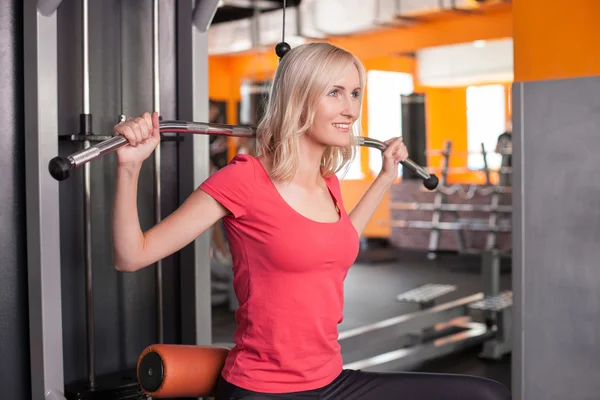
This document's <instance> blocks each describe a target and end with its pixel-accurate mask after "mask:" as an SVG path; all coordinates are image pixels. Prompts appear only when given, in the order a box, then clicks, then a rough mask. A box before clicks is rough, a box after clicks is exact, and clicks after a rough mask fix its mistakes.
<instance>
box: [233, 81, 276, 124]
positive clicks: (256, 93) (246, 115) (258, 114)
mask: <svg viewBox="0 0 600 400" xmlns="http://www.w3.org/2000/svg"><path fill="white" fill-rule="evenodd" d="M270 86H271V81H244V82H242V86H241V88H240V92H241V93H240V94H241V98H242V102H241V104H240V115H239V121H240V122H239V123H240V124H241V125H258V122H259V121H260V120H261V119H262V117H263V116H264V114H265V107H266V105H267V100H268V97H269V88H270Z"/></svg>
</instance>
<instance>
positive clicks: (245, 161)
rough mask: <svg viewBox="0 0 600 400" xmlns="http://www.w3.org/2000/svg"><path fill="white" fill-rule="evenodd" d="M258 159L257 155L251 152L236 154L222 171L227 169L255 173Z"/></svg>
mask: <svg viewBox="0 0 600 400" xmlns="http://www.w3.org/2000/svg"><path fill="white" fill-rule="evenodd" d="M257 161H258V160H257V159H256V158H255V157H253V156H251V155H249V154H236V155H235V156H234V157H233V158H232V159H231V161H229V163H228V164H227V165H226V166H225V167H223V168H221V170H220V171H223V170H227V171H228V172H230V173H231V172H235V173H236V174H252V175H254V170H255V168H256V162H257Z"/></svg>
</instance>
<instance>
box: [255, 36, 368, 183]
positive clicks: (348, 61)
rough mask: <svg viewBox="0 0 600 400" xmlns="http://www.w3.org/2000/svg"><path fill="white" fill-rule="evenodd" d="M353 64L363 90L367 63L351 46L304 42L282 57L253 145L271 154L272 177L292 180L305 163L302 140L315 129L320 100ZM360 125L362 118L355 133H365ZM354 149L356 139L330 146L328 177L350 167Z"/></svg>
mask: <svg viewBox="0 0 600 400" xmlns="http://www.w3.org/2000/svg"><path fill="white" fill-rule="evenodd" d="M352 67H356V69H357V70H358V74H359V79H360V87H361V89H363V88H364V85H365V80H366V72H365V68H364V66H363V64H362V63H361V62H360V60H358V59H357V58H356V57H355V56H353V55H352V54H350V53H349V52H347V51H346V50H343V49H341V48H339V47H336V46H333V45H331V44H328V43H309V44H304V45H301V46H298V47H295V48H293V49H292V50H290V51H289V52H288V53H287V54H286V55H285V56H284V57H283V58H282V59H281V61H280V62H279V66H278V67H277V71H276V72H275V77H274V79H273V83H272V85H271V89H270V92H269V97H268V100H267V104H266V107H265V113H264V116H263V118H262V119H261V121H260V122H259V124H258V127H257V132H256V142H255V147H254V149H253V154H254V155H255V156H257V157H260V156H263V155H270V156H271V157H272V169H271V173H270V174H271V177H272V178H274V179H276V180H282V181H287V180H290V179H292V178H293V176H294V174H295V173H296V170H297V168H298V165H299V163H300V160H299V153H300V146H299V143H300V142H299V138H300V137H301V136H302V135H304V134H306V133H308V131H309V130H310V127H311V126H312V123H313V120H314V116H315V112H316V108H317V105H318V103H319V100H320V98H321V97H322V96H323V95H325V94H326V91H327V90H328V89H329V88H330V87H331V86H332V85H333V84H334V81H335V80H336V79H339V78H340V77H341V76H344V74H345V73H347V71H348V69H349V68H352ZM361 92H362V90H361ZM361 105H362V100H361ZM360 125H361V123H360V116H359V118H358V120H357V121H356V122H355V123H354V124H353V135H354V136H358V135H360V134H361V126H360ZM355 149H356V146H355V145H354V144H352V143H351V144H349V145H348V146H345V147H333V146H328V147H327V148H326V150H325V152H324V153H323V158H322V159H321V174H322V175H323V176H325V177H328V176H331V175H333V174H335V173H337V172H338V171H340V170H341V169H342V168H344V167H345V166H349V165H350V162H351V161H352V159H353V158H354V156H355Z"/></svg>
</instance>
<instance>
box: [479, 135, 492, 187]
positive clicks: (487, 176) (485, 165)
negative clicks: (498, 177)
mask: <svg viewBox="0 0 600 400" xmlns="http://www.w3.org/2000/svg"><path fill="white" fill-rule="evenodd" d="M481 157H482V158H483V172H484V173H485V183H486V184H487V185H491V184H492V181H491V180H490V168H489V167H488V161H487V153H486V151H485V144H484V143H483V142H481Z"/></svg>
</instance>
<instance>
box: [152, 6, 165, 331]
mask: <svg viewBox="0 0 600 400" xmlns="http://www.w3.org/2000/svg"><path fill="white" fill-rule="evenodd" d="M158 7H159V2H158V0H152V82H153V85H152V102H153V104H152V107H153V109H154V111H156V112H157V113H158V115H159V117H160V73H159V72H160V69H159V32H158ZM160 154H161V151H160V144H159V145H158V146H157V147H156V150H155V151H154V213H155V220H156V223H157V224H158V223H159V222H160V221H161V218H162V216H161V209H160V208H161V185H160V171H161V164H160ZM156 302H157V304H156V314H157V315H156V323H157V329H158V343H163V342H164V324H163V276H162V260H158V261H157V263H156Z"/></svg>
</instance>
